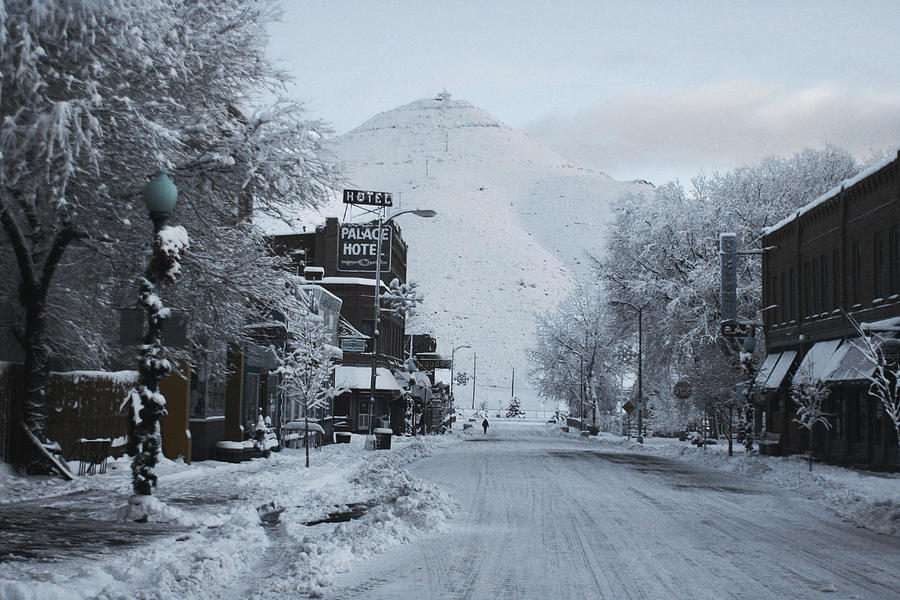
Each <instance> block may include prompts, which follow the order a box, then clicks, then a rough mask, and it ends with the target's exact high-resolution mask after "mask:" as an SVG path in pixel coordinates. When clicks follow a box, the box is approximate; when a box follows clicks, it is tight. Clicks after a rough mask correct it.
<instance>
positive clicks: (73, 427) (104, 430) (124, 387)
mask: <svg viewBox="0 0 900 600" xmlns="http://www.w3.org/2000/svg"><path fill="white" fill-rule="evenodd" d="M22 375H23V370H22V365H17V364H8V363H7V364H5V365H3V367H2V368H0V452H2V453H3V454H2V456H0V458H2V459H3V460H4V461H8V462H14V461H15V460H17V458H18V456H19V449H20V448H21V447H22V446H21V444H22V443H23V442H22V441H21V437H20V436H18V435H17V434H16V432H17V431H19V429H20V428H19V421H20V420H21V418H22V417H21V414H22V412H21V407H22ZM137 377H138V373H137V371H115V372H110V371H71V372H67V373H51V374H50V389H49V394H48V395H49V403H48V410H47V436H48V437H49V438H50V439H51V440H54V441H56V442H58V443H59V445H60V447H61V448H62V453H63V456H64V457H65V458H66V459H71V458H73V457H74V454H75V451H76V449H77V448H76V445H77V444H76V442H77V441H78V440H79V439H81V438H84V439H98V438H109V439H110V440H113V441H115V440H116V438H124V437H125V436H126V435H127V433H128V409H127V407H125V408H124V410H123V402H124V400H125V396H126V394H127V393H128V390H130V389H131V388H132V387H133V386H134V385H135V383H136V382H137Z"/></svg>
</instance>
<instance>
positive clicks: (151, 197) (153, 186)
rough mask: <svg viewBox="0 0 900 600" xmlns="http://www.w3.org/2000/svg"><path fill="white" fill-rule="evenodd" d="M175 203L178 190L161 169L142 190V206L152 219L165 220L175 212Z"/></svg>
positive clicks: (163, 169) (164, 170)
mask: <svg viewBox="0 0 900 600" xmlns="http://www.w3.org/2000/svg"><path fill="white" fill-rule="evenodd" d="M177 201H178V188H177V187H175V184H174V183H172V180H171V179H169V174H168V173H167V172H166V169H165V167H163V168H162V169H160V170H159V171H158V172H157V173H156V175H154V176H153V177H152V178H151V179H150V181H148V182H147V187H146V188H144V205H145V206H146V207H147V210H148V211H149V212H150V217H151V218H152V219H154V220H156V219H157V218H160V219H167V218H168V217H169V215H171V214H172V211H173V210H175V203H176V202H177Z"/></svg>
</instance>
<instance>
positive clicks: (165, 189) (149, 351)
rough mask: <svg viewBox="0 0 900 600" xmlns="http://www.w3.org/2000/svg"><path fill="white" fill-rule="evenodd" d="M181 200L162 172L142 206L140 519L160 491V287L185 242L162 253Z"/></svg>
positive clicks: (137, 420) (136, 500)
mask: <svg viewBox="0 0 900 600" xmlns="http://www.w3.org/2000/svg"><path fill="white" fill-rule="evenodd" d="M177 200H178V188H176V187H175V184H174V183H172V180H171V179H169V176H168V174H167V173H166V170H165V169H161V170H160V171H159V172H157V173H156V174H155V175H154V176H153V178H151V179H150V181H149V182H148V183H147V187H146V188H145V189H144V204H145V206H146V207H147V211H148V212H149V213H150V219H151V220H152V221H153V257H152V258H151V260H150V265H149V266H148V268H147V272H146V274H145V276H144V277H142V278H141V279H140V304H142V305H143V306H144V307H145V309H146V311H147V333H146V335H145V336H144V340H143V344H142V346H141V353H140V357H139V363H138V370H139V371H140V384H139V385H138V386H137V387H135V388H134V389H132V391H131V392H130V394H129V398H128V399H129V401H130V405H131V410H132V418H131V419H129V435H128V453H129V454H130V455H131V456H132V463H131V474H132V487H133V490H134V494H135V496H133V497H132V501H131V504H132V505H134V509H133V510H132V514H133V516H134V518H136V519H142V518H146V512H144V513H142V511H141V507H142V504H143V503H142V501H141V498H142V497H147V496H150V495H151V494H152V488H153V487H154V486H155V485H156V480H157V477H156V474H155V473H154V472H153V468H154V467H155V466H156V463H157V456H158V455H159V452H160V447H161V446H162V439H161V437H160V433H159V421H160V420H161V419H162V418H163V417H164V416H166V399H165V398H164V397H163V396H162V394H160V393H159V381H160V380H161V379H162V378H163V377H165V376H166V375H168V374H169V372H170V371H171V365H170V364H169V361H168V360H167V359H166V356H165V347H164V346H163V344H162V339H161V337H162V327H163V321H164V320H165V319H166V317H167V316H168V309H166V308H164V307H163V305H162V302H161V301H160V299H159V297H158V296H157V295H156V284H158V283H159V282H160V281H162V280H164V279H166V278H167V277H168V278H172V275H173V271H172V269H173V267H174V266H175V265H176V263H177V260H178V258H179V257H180V251H181V250H182V249H183V248H184V247H185V246H186V239H185V240H184V241H183V244H182V243H179V244H176V245H177V246H178V247H177V249H175V250H174V252H173V251H172V249H171V248H166V249H164V248H163V236H162V235H161V232H162V231H163V227H164V226H165V224H166V221H167V220H168V218H169V215H171V214H172V210H174V208H175V203H176V202H177ZM179 229H180V228H179ZM167 231H168V229H167ZM182 231H183V230H182ZM144 509H146V507H144Z"/></svg>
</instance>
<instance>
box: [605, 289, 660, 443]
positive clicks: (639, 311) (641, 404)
mask: <svg viewBox="0 0 900 600" xmlns="http://www.w3.org/2000/svg"><path fill="white" fill-rule="evenodd" d="M609 303H610V304H618V305H620V306H627V307H629V308H631V309H633V310H635V311H637V314H638V437H637V441H638V443H639V444H643V443H644V390H643V387H642V386H643V372H642V371H643V362H644V358H643V335H644V334H643V314H644V309H645V308H647V305H648V304H650V303H649V302H645V303H644V304H642V305H641V306H635V305H634V304H632V303H631V302H628V301H626V300H610V301H609Z"/></svg>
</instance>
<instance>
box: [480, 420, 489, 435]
mask: <svg viewBox="0 0 900 600" xmlns="http://www.w3.org/2000/svg"><path fill="white" fill-rule="evenodd" d="M481 426H482V427H484V435H487V428H488V422H487V419H485V420H484V421H482V422H481Z"/></svg>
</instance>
